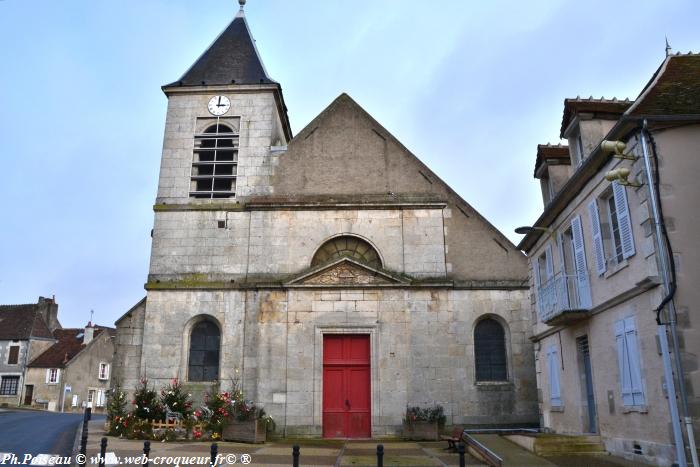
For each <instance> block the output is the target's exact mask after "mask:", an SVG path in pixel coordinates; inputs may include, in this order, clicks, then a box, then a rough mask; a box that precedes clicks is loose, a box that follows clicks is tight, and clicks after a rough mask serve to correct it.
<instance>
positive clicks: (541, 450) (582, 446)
mask: <svg viewBox="0 0 700 467" xmlns="http://www.w3.org/2000/svg"><path fill="white" fill-rule="evenodd" d="M535 449H536V451H537V454H541V455H548V454H579V453H596V452H600V453H604V452H606V451H605V447H604V446H603V445H602V444H601V443H585V442H583V443H579V442H571V441H569V442H562V443H548V444H547V445H540V444H537V445H536V448H535Z"/></svg>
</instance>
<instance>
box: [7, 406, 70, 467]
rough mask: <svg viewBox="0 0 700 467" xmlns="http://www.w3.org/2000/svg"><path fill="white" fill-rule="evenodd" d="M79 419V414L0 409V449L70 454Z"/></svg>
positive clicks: (15, 452)
mask: <svg viewBox="0 0 700 467" xmlns="http://www.w3.org/2000/svg"><path fill="white" fill-rule="evenodd" d="M82 419H83V416H82V414H72V413H70V414H69V413H53V412H39V411H35V410H2V411H0V453H13V454H17V455H18V456H19V455H20V454H22V455H24V454H32V455H37V454H58V455H61V456H69V455H70V453H71V448H72V447H73V441H74V440H75V430H76V429H77V428H78V424H79V423H80V422H81V421H82ZM20 458H21V457H20Z"/></svg>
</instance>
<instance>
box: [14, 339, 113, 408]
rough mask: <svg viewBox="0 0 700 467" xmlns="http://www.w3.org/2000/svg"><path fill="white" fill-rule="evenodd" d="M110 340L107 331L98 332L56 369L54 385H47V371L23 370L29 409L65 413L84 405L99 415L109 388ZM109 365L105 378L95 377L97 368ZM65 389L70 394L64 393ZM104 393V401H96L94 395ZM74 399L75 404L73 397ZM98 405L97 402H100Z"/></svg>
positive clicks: (44, 369) (33, 368) (31, 368)
mask: <svg viewBox="0 0 700 467" xmlns="http://www.w3.org/2000/svg"><path fill="white" fill-rule="evenodd" d="M114 348H115V347H114V338H113V337H112V336H110V334H109V332H108V330H106V329H103V330H102V332H101V333H100V334H99V335H98V336H97V337H96V338H95V339H94V340H93V341H91V342H90V343H89V344H88V345H87V346H86V347H85V348H84V349H83V350H82V351H81V352H80V353H78V354H77V355H76V356H75V357H73V358H72V359H71V360H70V362H68V364H67V365H65V367H63V368H58V370H59V377H58V381H57V382H56V383H48V382H47V381H48V376H47V371H48V370H49V368H35V367H30V368H27V373H26V378H25V384H31V385H33V386H34V394H33V400H32V406H34V407H39V408H48V409H49V410H58V411H60V410H61V409H63V411H65V412H71V411H72V412H80V411H82V410H83V409H84V408H85V407H86V406H91V407H92V409H93V411H95V412H102V411H104V410H105V407H106V395H107V393H108V390H109V389H110V387H111V386H110V376H111V374H110V373H111V372H112V371H113V369H112V359H113V356H114ZM100 363H106V364H107V365H108V366H109V370H108V374H107V378H105V379H100V378H99V365H100ZM66 386H69V387H70V391H65V396H63V394H64V388H66ZM90 391H92V392H93V394H92V395H93V401H92V403H88V393H89V392H90ZM100 391H101V392H102V394H104V399H102V398H100V399H99V401H98V392H100ZM73 396H76V398H75V405H74V404H73V402H74V397H73ZM100 402H101V403H100Z"/></svg>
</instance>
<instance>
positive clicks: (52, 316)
mask: <svg viewBox="0 0 700 467" xmlns="http://www.w3.org/2000/svg"><path fill="white" fill-rule="evenodd" d="M37 309H38V311H39V313H40V314H41V317H42V318H44V322H45V323H46V326H47V327H48V328H49V331H51V332H54V331H55V330H56V329H61V323H59V322H58V303H56V296H55V295H54V296H53V297H51V298H45V297H39V301H38V302H37Z"/></svg>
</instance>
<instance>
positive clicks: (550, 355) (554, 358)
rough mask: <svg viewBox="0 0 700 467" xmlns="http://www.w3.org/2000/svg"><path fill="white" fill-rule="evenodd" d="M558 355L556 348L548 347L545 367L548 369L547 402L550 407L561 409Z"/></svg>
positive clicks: (553, 346)
mask: <svg viewBox="0 0 700 467" xmlns="http://www.w3.org/2000/svg"><path fill="white" fill-rule="evenodd" d="M558 355H559V351H558V349H557V348H556V346H555V345H550V346H549V348H548V349H547V366H548V368H549V402H550V405H551V406H552V407H562V401H561V386H560V382H559V356H558Z"/></svg>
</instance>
